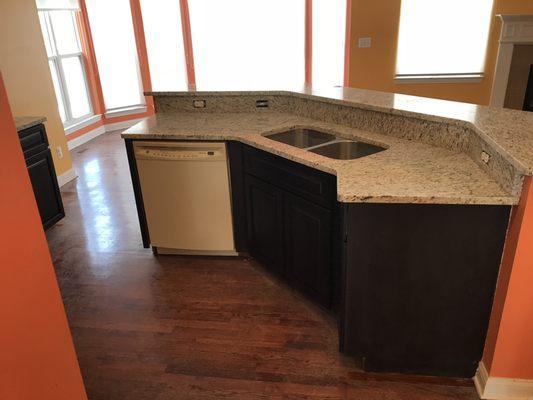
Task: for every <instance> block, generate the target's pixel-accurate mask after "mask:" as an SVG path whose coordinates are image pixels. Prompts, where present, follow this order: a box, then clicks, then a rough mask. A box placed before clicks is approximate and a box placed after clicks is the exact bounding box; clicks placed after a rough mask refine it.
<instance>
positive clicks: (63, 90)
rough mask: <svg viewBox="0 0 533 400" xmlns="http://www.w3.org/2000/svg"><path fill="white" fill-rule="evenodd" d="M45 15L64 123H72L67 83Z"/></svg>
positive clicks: (53, 33) (50, 22) (50, 24)
mask: <svg viewBox="0 0 533 400" xmlns="http://www.w3.org/2000/svg"><path fill="white" fill-rule="evenodd" d="M46 15H47V22H48V26H49V29H50V31H49V34H50V37H51V39H52V40H51V42H52V46H53V50H54V54H55V56H53V60H54V64H55V66H56V72H57V76H58V78H59V88H60V90H61V94H62V96H63V105H64V108H65V117H66V121H65V122H67V123H68V122H70V121H72V111H71V109H70V99H69V95H68V91H67V90H66V89H67V82H66V80H65V74H64V72H63V66H62V65H61V57H60V55H59V51H58V50H57V41H56V36H55V32H54V27H53V25H52V20H51V19H50V13H49V12H47V13H46Z"/></svg>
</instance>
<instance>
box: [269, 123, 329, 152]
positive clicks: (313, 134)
mask: <svg viewBox="0 0 533 400" xmlns="http://www.w3.org/2000/svg"><path fill="white" fill-rule="evenodd" d="M265 137H267V138H269V139H272V140H275V141H276V142H281V143H285V144H290V145H291V146H295V147H298V148H300V149H305V148H307V147H313V146H318V145H319V144H323V143H327V142H331V141H332V140H335V135H331V134H329V133H325V132H320V131H316V130H313V129H305V128H297V129H291V130H290V131H286V132H280V133H273V134H270V135H265Z"/></svg>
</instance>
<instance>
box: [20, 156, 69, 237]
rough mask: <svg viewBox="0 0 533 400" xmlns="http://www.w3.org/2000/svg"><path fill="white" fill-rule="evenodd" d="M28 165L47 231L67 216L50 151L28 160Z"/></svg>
mask: <svg viewBox="0 0 533 400" xmlns="http://www.w3.org/2000/svg"><path fill="white" fill-rule="evenodd" d="M26 165H27V166H28V173H29V175H30V180H31V185H32V187H33V193H34V195H35V200H36V201H37V207H38V208H39V214H40V215H41V220H42V222H43V226H44V228H45V229H47V228H49V227H50V226H52V225H53V224H55V223H56V222H57V221H59V220H60V219H61V218H63V217H64V216H65V213H64V211H63V202H62V200H61V194H60V192H59V186H58V184H57V178H56V174H55V170H54V163H53V161H52V155H51V154H50V150H49V149H47V150H45V151H43V152H41V153H38V154H36V155H34V156H32V157H30V158H28V159H27V160H26Z"/></svg>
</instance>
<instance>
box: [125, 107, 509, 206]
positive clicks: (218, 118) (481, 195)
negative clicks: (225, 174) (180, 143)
mask: <svg viewBox="0 0 533 400" xmlns="http://www.w3.org/2000/svg"><path fill="white" fill-rule="evenodd" d="M170 109H172V107H170V108H169V109H167V111H168V110H170ZM159 111H161V109H159ZM221 111H222V110H221ZM291 111H292V110H291ZM295 126H303V127H313V128H318V129H321V130H324V131H329V132H332V133H336V134H337V135H338V136H341V137H346V138H359V139H362V140H365V141H367V142H370V143H375V144H379V145H382V146H384V147H387V150H386V151H382V152H380V153H377V154H373V155H371V156H367V157H364V158H360V159H356V160H348V161H342V160H334V159H330V158H327V157H323V156H320V155H317V154H314V153H311V152H309V151H306V150H303V149H298V148H296V147H293V146H289V145H286V144H282V143H278V142H276V141H273V140H270V139H268V138H266V137H264V136H263V135H264V134H268V133H272V132H277V131H283V130H286V129H289V128H291V127H295ZM123 137H124V138H135V139H147V140H148V139H175V140H238V141H240V142H243V143H246V144H249V145H251V146H253V147H256V148H259V149H263V150H266V151H268V152H270V153H273V154H277V155H280V156H282V157H284V158H287V159H290V160H294V161H297V162H299V163H301V164H305V165H308V166H310V167H313V168H316V169H319V170H322V171H325V172H328V173H332V174H335V175H336V176H337V191H338V194H337V198H338V200H339V201H342V202H369V203H438V204H516V203H517V202H518V197H517V196H516V195H513V194H510V193H509V192H507V191H506V190H504V189H503V188H502V186H500V185H499V184H498V183H497V182H496V181H495V180H494V179H493V178H491V177H490V176H489V175H488V174H487V173H485V172H484V171H483V170H482V169H481V168H480V167H479V166H478V165H477V164H476V163H475V162H474V161H473V160H472V159H471V158H470V157H469V155H468V154H466V153H465V152H463V151H459V150H458V149H455V150H452V149H445V148H442V147H437V146H434V145H430V144H427V143H423V142H419V141H413V140H407V139H404V138H402V137H398V136H395V135H389V134H387V135H385V134H382V133H376V132H370V131H366V130H361V129H356V128H353V127H349V126H346V125H344V124H343V125H341V124H335V123H331V122H325V121H321V120H317V119H313V118H307V117H302V116H299V115H295V114H292V113H282V112H276V111H268V112H228V110H223V112H220V111H219V112H200V113H198V112H186V111H182V112H162V113H158V114H156V115H155V116H154V117H151V118H149V119H147V120H145V121H143V122H140V123H138V124H137V125H135V126H133V127H132V128H130V129H128V130H127V131H125V132H124V133H123Z"/></svg>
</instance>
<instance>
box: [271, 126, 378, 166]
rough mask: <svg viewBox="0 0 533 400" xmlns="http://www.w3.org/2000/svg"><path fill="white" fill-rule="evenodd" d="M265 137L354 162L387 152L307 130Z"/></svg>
mask: <svg viewBox="0 0 533 400" xmlns="http://www.w3.org/2000/svg"><path fill="white" fill-rule="evenodd" d="M265 137H267V138H269V139H271V140H275V141H276V142H280V143H285V144H288V145H291V146H294V147H298V148H300V149H306V150H307V151H310V152H312V153H315V154H320V155H322V156H325V157H329V158H335V159H337V160H353V159H356V158H360V157H364V156H369V155H370V154H374V153H379V152H380V151H383V150H386V148H385V147H381V146H376V145H374V144H370V143H366V142H362V141H359V140H348V139H339V138H337V137H336V136H335V135H332V134H331V133H326V132H321V131H318V130H315V129H307V128H294V129H290V130H288V131H285V132H278V133H270V134H268V135H265Z"/></svg>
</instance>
